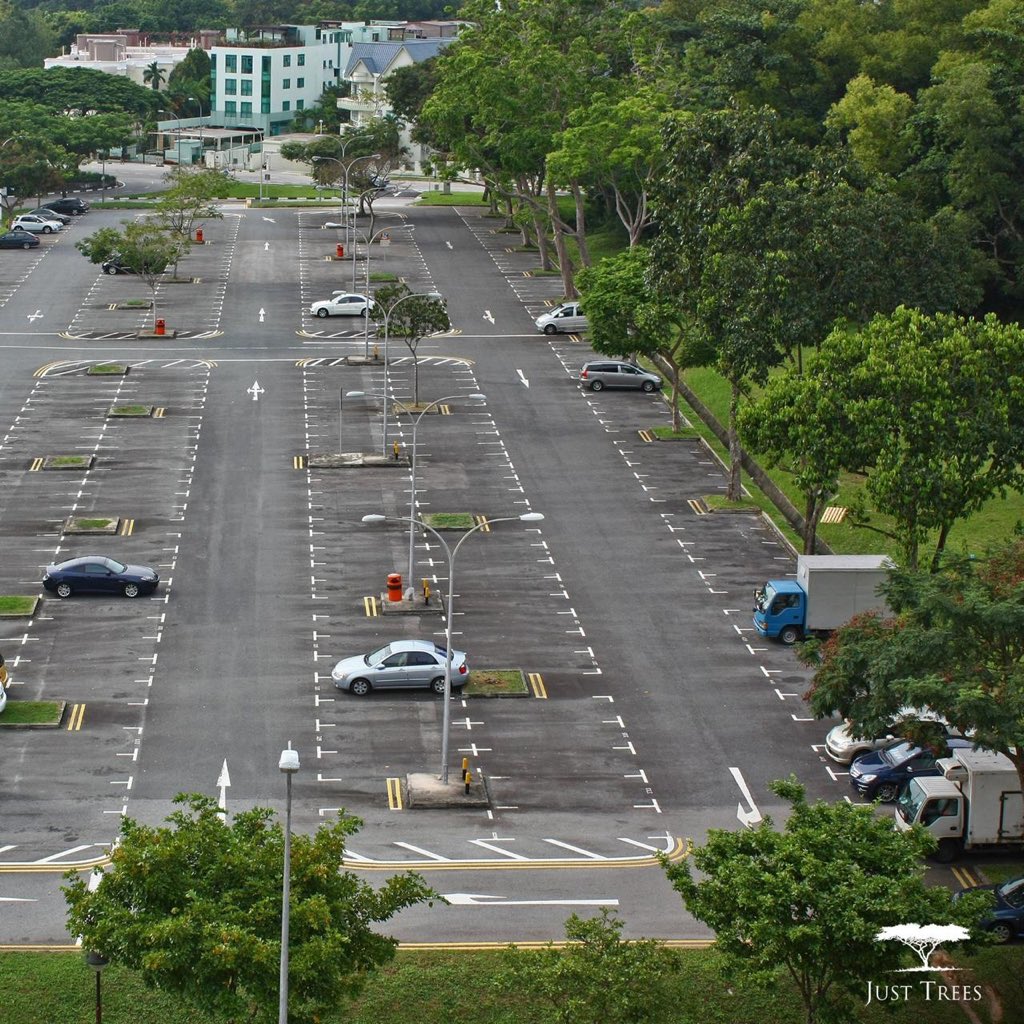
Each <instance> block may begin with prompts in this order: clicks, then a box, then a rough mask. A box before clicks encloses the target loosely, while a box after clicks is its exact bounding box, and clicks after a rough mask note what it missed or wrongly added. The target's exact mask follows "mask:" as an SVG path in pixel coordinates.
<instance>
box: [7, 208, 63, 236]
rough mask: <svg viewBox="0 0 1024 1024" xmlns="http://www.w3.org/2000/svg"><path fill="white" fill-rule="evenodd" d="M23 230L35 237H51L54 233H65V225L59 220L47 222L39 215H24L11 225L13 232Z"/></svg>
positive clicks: (15, 219)
mask: <svg viewBox="0 0 1024 1024" xmlns="http://www.w3.org/2000/svg"><path fill="white" fill-rule="evenodd" d="M15 228H21V229H22V231H31V232H32V234H34V235H49V234H52V233H53V232H54V231H63V230H64V225H63V224H62V223H61V222H60V221H59V220H47V219H46V218H44V217H40V216H39V214H38V213H23V214H22V215H21V216H20V217H15V218H14V221H13V222H12V224H11V230H12V231H13V230H14V229H15Z"/></svg>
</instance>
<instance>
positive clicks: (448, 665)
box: [363, 512, 544, 785]
mask: <svg viewBox="0 0 1024 1024" xmlns="http://www.w3.org/2000/svg"><path fill="white" fill-rule="evenodd" d="M543 518H544V516H543V515H542V514H541V513H540V512H524V513H523V514H522V515H520V516H503V517H501V518H500V519H488V520H486V521H485V522H482V523H479V524H478V525H476V526H474V527H473V528H472V529H471V530H467V531H466V532H465V533H464V534H463V535H462V536H461V537H460V538H459V542H458V544H456V545H455V547H454V548H449V547H448V544H447V542H446V541H445V539H444V537H442V536H441V534H439V533H438V532H437V530H435V529H434V528H433V527H432V526H428V525H427V524H426V523H425V522H423V520H421V519H407V517H406V516H385V515H381V514H379V513H373V514H371V515H367V516H363V522H364V523H383V522H386V521H388V520H392V521H394V522H399V523H404V522H407V521H408V522H411V523H412V524H413V525H414V526H420V527H422V528H423V529H424V530H428V531H429V532H430V533H432V534H433V535H434V537H436V538H437V542H438V543H439V544H440V545H441V547H442V548H443V549H444V553H445V556H446V557H447V559H448V607H447V609H446V615H445V627H444V636H445V647H446V648H447V652H446V655H445V661H444V711H443V713H442V722H441V782H442V784H444V785H447V784H448V728H449V723H450V719H451V711H450V710H449V707H448V705H449V704H450V702H451V693H452V609H453V608H454V607H455V557H456V555H458V553H459V548H461V547H462V545H463V544H465V543H466V540H467V539H468V538H469V537H471V536H472V535H473V534H474V533H476V532H477V530H482V529H483V528H484V527H485V526H488V527H489V526H493V525H494V524H495V523H513V522H515V521H516V520H519V521H520V522H523V523H538V522H540V521H541V520H542V519H543Z"/></svg>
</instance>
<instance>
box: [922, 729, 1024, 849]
mask: <svg viewBox="0 0 1024 1024" xmlns="http://www.w3.org/2000/svg"><path fill="white" fill-rule="evenodd" d="M940 764H941V766H942V767H943V768H945V776H946V778H947V779H949V780H950V781H953V782H957V783H959V785H960V787H961V789H962V790H963V793H964V796H966V797H967V804H968V806H969V808H970V817H969V821H968V827H967V835H966V837H965V839H966V843H967V846H968V847H972V846H989V845H1000V844H1004V843H1005V844H1012V843H1019V842H1021V841H1024V796H1022V795H1021V790H1020V779H1019V777H1018V776H1017V769H1016V768H1014V766H1013V762H1012V761H1011V760H1010V759H1009V758H1008V757H1005V756H1004V755H1003V754H997V753H996V752H995V751H993V750H966V749H965V750H954V751H952V757H950V758H944V759H943V760H942V761H941V762H940Z"/></svg>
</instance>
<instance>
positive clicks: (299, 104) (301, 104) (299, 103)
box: [295, 100, 306, 110]
mask: <svg viewBox="0 0 1024 1024" xmlns="http://www.w3.org/2000/svg"><path fill="white" fill-rule="evenodd" d="M295 109H296V110H305V109H306V101H305V100H296V101H295Z"/></svg>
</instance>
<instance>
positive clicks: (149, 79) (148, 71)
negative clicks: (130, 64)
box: [142, 61, 164, 92]
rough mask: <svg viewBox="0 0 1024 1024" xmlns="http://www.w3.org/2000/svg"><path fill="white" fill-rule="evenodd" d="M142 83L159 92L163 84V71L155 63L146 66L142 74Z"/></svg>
mask: <svg viewBox="0 0 1024 1024" xmlns="http://www.w3.org/2000/svg"><path fill="white" fill-rule="evenodd" d="M142 81H143V82H144V83H145V84H146V85H148V86H149V87H150V88H151V89H155V90H156V91H158V92H159V90H160V86H161V85H163V84H164V69H163V68H162V67H160V65H159V64H158V63H157V62H156V61H153V63H152V64H147V65H146V67H145V70H144V71H143V72H142Z"/></svg>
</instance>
